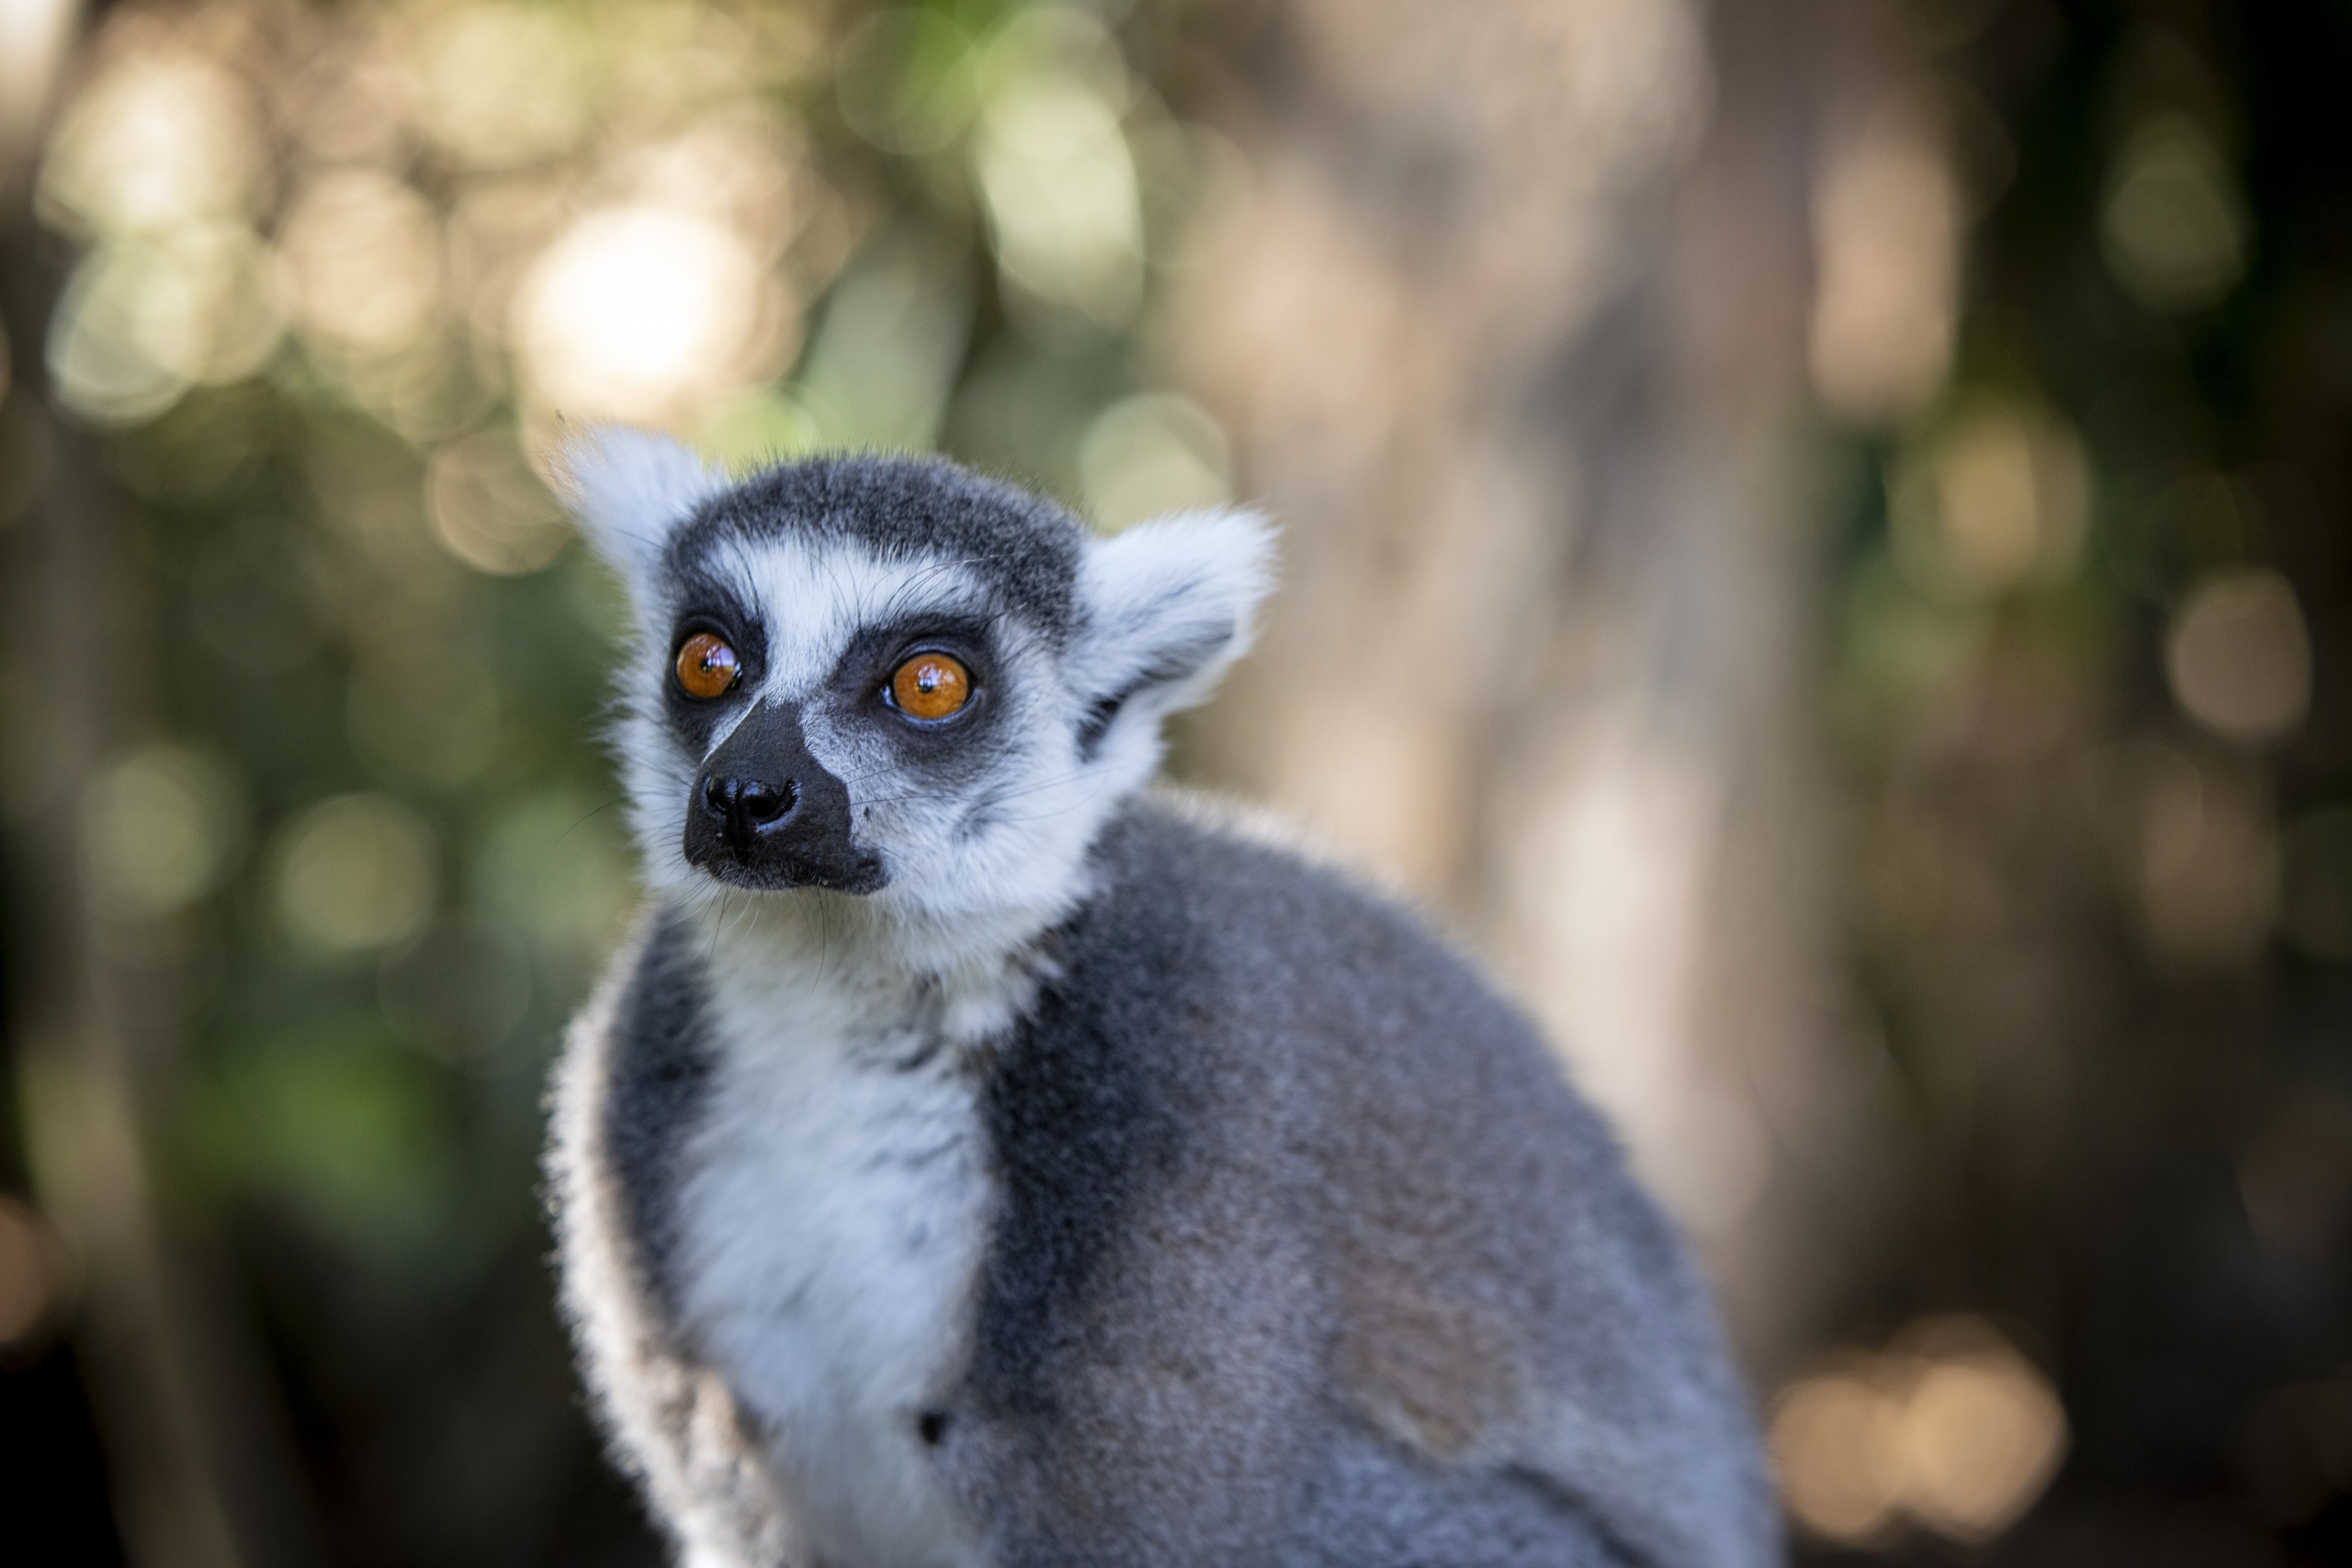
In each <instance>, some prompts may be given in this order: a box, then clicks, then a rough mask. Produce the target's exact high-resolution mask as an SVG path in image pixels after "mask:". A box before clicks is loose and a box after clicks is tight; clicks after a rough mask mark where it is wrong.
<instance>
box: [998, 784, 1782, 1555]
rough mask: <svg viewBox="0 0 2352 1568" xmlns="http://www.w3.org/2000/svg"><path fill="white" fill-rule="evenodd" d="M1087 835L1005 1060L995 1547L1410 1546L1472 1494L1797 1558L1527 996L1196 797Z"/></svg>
mask: <svg viewBox="0 0 2352 1568" xmlns="http://www.w3.org/2000/svg"><path fill="white" fill-rule="evenodd" d="M1093 865H1094V871H1095V874H1096V876H1097V879H1098V886H1099V889H1100V891H1099V892H1098V894H1097V896H1096V897H1094V898H1093V899H1092V900H1091V902H1090V903H1089V904H1088V905H1087V907H1086V908H1085V909H1084V910H1083V911H1082V913H1081V914H1080V916H1079V917H1078V918H1077V919H1074V920H1072V921H1071V922H1070V923H1069V925H1068V926H1067V927H1065V928H1064V929H1063V930H1062V931H1060V932H1059V933H1057V936H1056V937H1055V938H1054V939H1053V941H1052V943H1051V948H1050V951H1051V955H1052V959H1053V964H1054V966H1055V968H1056V971H1057V976H1058V977H1057V979H1056V980H1055V981H1053V982H1052V983H1050V984H1049V985H1048V986H1047V987H1046V990H1045V991H1044V993H1043V994H1042V995H1041V997H1040V998H1039V1000H1038V1004H1037V1006H1036V1008H1035V1011H1034V1012H1033V1013H1032V1015H1031V1016H1030V1017H1029V1018H1028V1019H1027V1020H1026V1021H1025V1022H1024V1023H1023V1025H1022V1026H1021V1027H1020V1028H1019V1029H1018V1030H1016V1031H1015V1032H1014V1034H1013V1036H1012V1039H1011V1040H1010V1041H1008V1042H1007V1043H1005V1045H1004V1046H1003V1048H1002V1050H1001V1053H1000V1054H999V1055H998V1056H997V1058H996V1060H995V1062H994V1063H993V1065H992V1066H991V1068H990V1069H989V1074H988V1077H987V1081H986V1083H985V1084H984V1086H983V1089H982V1103H983V1115H984V1119H985V1121H986V1123H987V1126H988V1129H989V1138H990V1145H991V1147H992V1149H993V1151H994V1157H995V1162H996V1171H995V1175H996V1178H997V1181H998V1183H999V1186H1000V1204H1001V1209H1000V1218H999V1221H998V1224H997V1232H996V1235H995V1236H994V1237H993V1240H992V1243H991V1247H990V1249H989V1255H988V1258H987V1260H986V1262H985V1263H984V1265H983V1269H982V1277H981V1280H980V1290H979V1299H978V1314H977V1318H976V1329H975V1337H974V1346H975V1350H974V1357H973V1362H972V1370H971V1373H970V1383H971V1388H970V1397H971V1400H972V1404H973V1407H974V1411H975V1414H977V1415H978V1416H981V1417H982V1418H983V1419H982V1420H981V1421H980V1422H978V1423H976V1427H977V1433H976V1435H975V1436H974V1438H972V1440H971V1443H970V1445H968V1446H969V1447H970V1448H971V1449H972V1450H976V1451H973V1452H970V1453H967V1455H966V1456H965V1462H966V1463H967V1465H968V1466H970V1467H973V1468H972V1474H973V1478H974V1480H975V1482H977V1481H978V1477H979V1474H980V1472H981V1471H982V1470H983V1469H984V1470H985V1472H987V1474H988V1476H989V1484H988V1490H989V1492H990V1493H991V1494H992V1495H995V1496H997V1497H998V1498H1000V1499H1001V1500H1003V1513H1002V1518H1001V1533H1002V1536H1003V1540H1001V1543H1000V1545H1001V1553H1002V1555H1001V1561H1004V1562H1023V1563H1027V1562H1038V1563H1044V1562H1147V1561H1159V1562H1168V1561H1193V1562H1208V1561H1234V1560H1241V1559H1245V1558H1246V1559H1250V1560H1259V1561H1263V1560H1269V1551H1268V1543H1270V1542H1279V1543H1282V1544H1281V1547H1280V1550H1279V1551H1278V1552H1275V1553H1273V1554H1272V1558H1271V1560H1274V1561H1281V1562H1299V1563H1306V1562H1335V1561H1338V1560H1339V1559H1337V1558H1334V1557H1332V1556H1330V1555H1329V1553H1330V1551H1333V1550H1335V1549H1337V1546H1336V1543H1337V1542H1339V1541H1340V1540H1341V1539H1342V1538H1343V1537H1344V1539H1345V1540H1347V1541H1349V1542H1350V1543H1351V1544H1349V1545H1348V1546H1347V1547H1346V1549H1345V1554H1346V1555H1347V1556H1348V1557H1349V1558H1350V1559H1351V1561H1354V1562H1362V1563H1377V1562H1396V1563H1397V1564H1400V1565H1401V1564H1403V1563H1405V1562H1424V1561H1429V1559H1428V1558H1427V1556H1426V1550H1427V1545H1428V1542H1430V1540H1437V1539H1454V1538H1455V1536H1457V1535H1458V1534H1459V1529H1460V1526H1461V1525H1462V1523H1463V1521H1464V1520H1465V1519H1468V1518H1472V1517H1490V1518H1491V1519H1492V1520H1494V1521H1496V1522H1495V1524H1494V1528H1492V1529H1486V1530H1483V1531H1474V1532H1473V1534H1474V1535H1476V1537H1477V1538H1478V1539H1482V1540H1487V1541H1488V1542H1489V1543H1490V1545H1489V1547H1488V1548H1486V1549H1481V1550H1480V1551H1470V1552H1469V1554H1468V1555H1465V1556H1463V1557H1461V1558H1460V1559H1459V1560H1458V1561H1459V1562H1462V1563H1464V1564H1465V1565H1467V1564H1471V1563H1487V1562H1491V1563H1494V1564H1498V1565H1499V1564H1504V1563H1518V1562H1562V1561H1568V1562H1578V1561H1587V1560H1589V1561H1592V1562H1639V1563H1655V1564H1723V1565H1726V1568H1730V1565H1743V1568H1744V1565H1747V1564H1754V1563H1761V1562H1767V1561H1770V1560H1771V1559H1772V1558H1773V1557H1774V1556H1775V1555H1776V1554H1777V1551H1778V1545H1777V1535H1776V1526H1775V1524H1774V1522H1773V1518H1774V1514H1773V1510H1772V1507H1771V1505H1770V1492H1769V1489H1768V1487H1767V1485H1766V1483H1765V1482H1764V1479H1763V1473H1762V1469H1761V1464H1760V1461H1759V1458H1758V1451H1757V1445H1756V1441H1755V1436H1754V1431H1753V1426H1752V1421H1751V1418H1750V1416H1749V1414H1748V1412H1747V1404H1746V1399H1745V1395H1744V1393H1743V1392H1742V1391H1741V1389H1740V1388H1739V1386H1738V1383H1737V1382H1736V1378H1735V1377H1734V1376H1733V1375H1732V1374H1731V1372H1730V1371H1729V1367H1728V1362H1727V1360H1726V1359H1725V1357H1724V1351H1723V1348H1722V1345H1721V1343H1720V1338H1719V1335H1718V1332H1717V1329H1716V1326H1715V1324H1714V1319H1713V1308H1712V1305H1711V1303H1709V1301H1708V1298H1707V1295H1706V1292H1705V1290H1704V1287H1703V1286H1702V1283H1701V1282H1700V1280H1699V1277H1698V1275H1697V1273H1696V1271H1695V1269H1692V1268H1691V1264H1690V1262H1689V1260H1688V1258H1687V1257H1686V1255H1685V1253H1684V1250H1683V1248H1682V1246H1681V1244H1680V1242H1679V1239H1678V1238H1677V1237H1676V1235H1674V1233H1673V1231H1672V1229H1671V1227H1670V1225H1669V1224H1668V1223H1667V1222H1666V1220H1665V1219H1664V1218H1663V1216H1662V1215H1660V1214H1659V1213H1658V1212H1657V1210H1656V1209H1655V1208H1654V1207H1653V1205H1652V1204H1651V1203H1650V1202H1649V1201H1648V1200H1647V1199H1646V1198H1645V1196H1644V1195H1643V1194H1642V1193H1641V1191H1640V1190H1639V1189H1638V1188H1637V1187H1636V1186H1635V1185H1634V1182H1633V1180H1632V1179H1631V1178H1630V1176H1629V1175H1628V1174H1627V1173H1626V1171H1625V1168H1624V1164H1623V1158H1622V1156H1621V1155H1620V1153H1619V1151H1618V1148H1617V1146H1616V1144H1615V1141H1614V1139H1613V1137H1612V1136H1611V1134H1610V1132H1609V1130H1608V1128H1607V1127H1606V1125H1605V1124H1604V1122H1602V1121H1601V1119H1600V1117H1599V1116H1598V1114H1597V1113H1595V1112H1594V1111H1592V1110H1591V1109H1590V1107H1589V1106H1588V1105H1587V1104H1586V1103H1585V1102H1584V1101H1583V1100H1581V1099H1580V1098H1578V1097H1577V1095H1576V1093H1575V1092H1574V1090H1573V1089H1571V1088H1570V1087H1569V1086H1568V1084H1567V1082H1566V1078H1565V1077H1564V1076H1563V1073H1562V1071H1561V1068H1560V1066H1559V1065H1558V1062H1557V1060H1556V1058H1555V1056H1554V1055H1552V1053H1550V1052H1549V1051H1548V1050H1547V1049H1546V1048H1545V1046H1544V1043H1543V1041H1542V1039H1541V1036H1540V1034H1539V1033H1538V1032H1537V1031H1536V1030H1535V1029H1534V1028H1533V1027H1532V1024H1530V1023H1529V1022H1528V1021H1526V1019H1525V1018H1524V1017H1523V1016H1522V1015H1521V1013H1520V1012H1519V1011H1518V1010H1516V1009H1515V1008H1513V1007H1512V1006H1511V1005H1510V1003H1508V1002H1507V1001H1505V1000H1503V999H1502V998H1501V997H1500V996H1499V995H1498V992H1497V991H1496V989H1495V988H1494V987H1493V986H1492V985H1491V984H1489V983H1488V982H1487V980H1486V979H1485V978H1484V977H1483V976H1481V975H1480V974H1479V973H1478V972H1477V971H1476V968H1475V967H1474V966H1473V965H1472V964H1469V963H1468V962H1467V961H1466V960H1464V958H1463V957H1462V956H1461V955H1459V954H1458V953H1455V952H1453V950H1452V949H1451V948H1450V947H1448V946H1447V945H1446V944H1445V943H1444V942H1442V941H1441V940H1440V939H1438V938H1437V937H1436V936H1435V935H1433V934H1432V933H1431V932H1430V931H1429V930H1428V929H1427V927H1426V926H1425V925H1424V924H1423V923H1422V922H1421V921H1419V919H1416V918H1415V917H1413V916H1412V915H1410V914H1409V913H1408V912H1407V911H1406V910H1405V909H1404V908H1401V907H1400V906H1399V905H1397V904H1396V903H1394V902H1392V901H1390V900H1387V899H1384V898H1382V897H1377V896H1375V895H1374V894H1371V893H1369V892H1367V891H1366V890H1364V889H1363V888H1362V887H1360V886H1357V885H1356V884H1354V883H1353V882H1351V880H1349V879H1348V878H1346V877H1345V876H1343V875H1341V874H1339V873H1337V872H1334V871H1332V870H1329V869H1328V868H1325V867H1322V866H1318V865H1316V864H1313V863H1309V862H1307V861H1306V860H1304V859H1302V858H1300V857H1298V856H1296V855H1295V854H1292V853H1290V852H1285V851H1283V850H1282V849H1280V848H1277V847H1274V846H1272V845H1269V844H1267V843H1263V842H1260V841H1254V840H1251V839H1250V838H1248V837H1245V836H1243V835H1240V834H1237V833H1234V832H1231V831H1227V830H1221V829H1218V828H1216V827H1215V826H1212V825H1208V824H1205V823H1204V822H1203V821H1202V820H1201V819H1200V818H1198V816H1197V814H1193V813H1186V812H1179V811H1175V810H1171V809H1170V808H1169V807H1167V806H1166V805H1164V804H1159V803H1153V802H1148V801H1147V802H1144V803H1140V804H1137V805H1136V806H1133V807H1129V808H1128V809H1126V810H1125V812H1124V813H1123V814H1122V815H1121V816H1120V817H1119V818H1115V819H1114V821H1113V822H1112V823H1111V824H1110V825H1109V826H1108V827H1107V828H1106V829H1105V831H1104V833H1103V837H1102V839H1101V840H1100V841H1099V844H1098V847H1097V850H1096V852H1095V856H1094V862H1093ZM983 1435H986V1440H985V1441H984V1440H983ZM983 1448H985V1449H987V1450H988V1451H986V1452H985V1453H981V1452H978V1451H977V1450H980V1449H983ZM1072 1452H1084V1453H1087V1454H1090V1455H1091V1456H1094V1459H1095V1461H1096V1462H1095V1463H1093V1464H1091V1465H1088V1466H1071V1465H1069V1464H1068V1463H1067V1462H1066V1461H1067V1456H1069V1454H1070V1453H1072ZM1057 1459H1058V1460H1059V1461H1062V1462H1057ZM976 1501H978V1499H976ZM1482 1510H1483V1512H1482ZM1073 1520H1084V1521H1087V1523H1086V1525H1085V1527H1084V1529H1082V1530H1080V1534H1079V1536H1078V1537H1077V1538H1075V1539H1074V1538H1073V1537H1072V1536H1071V1535H1069V1533H1068V1530H1069V1528H1070V1521H1073ZM1343 1525H1344V1527H1345V1528H1344V1529H1342V1526H1343ZM1432 1532H1436V1533H1432ZM1514 1532H1516V1533H1514ZM1579 1539H1580V1540H1584V1541H1585V1542H1587V1545H1588V1550H1587V1553H1586V1555H1583V1556H1579V1555H1577V1554H1575V1553H1571V1552H1567V1551H1566V1543H1567V1542H1568V1541H1570V1540H1579ZM1511 1540H1522V1541H1528V1540H1532V1541H1534V1542H1536V1543H1537V1544H1536V1545H1535V1546H1534V1547H1532V1548H1530V1549H1528V1550H1529V1551H1532V1552H1533V1555H1528V1554H1526V1553H1525V1552H1522V1551H1516V1550H1514V1549H1512V1548H1510V1545H1509V1543H1510V1541H1511ZM1383 1542H1386V1543H1388V1544H1387V1545H1386V1546H1385V1547H1384V1546H1383V1545H1382V1543H1383ZM1415 1543H1419V1545H1416V1544H1415ZM1464 1550H1465V1551H1469V1549H1468V1548H1466V1547H1465V1549H1464ZM1547 1553H1548V1555H1547ZM1446 1560H1447V1561H1448V1562H1455V1561H1457V1559H1456V1558H1454V1557H1453V1556H1451V1555H1449V1556H1448V1557H1447V1559H1446Z"/></svg>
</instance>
